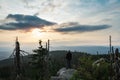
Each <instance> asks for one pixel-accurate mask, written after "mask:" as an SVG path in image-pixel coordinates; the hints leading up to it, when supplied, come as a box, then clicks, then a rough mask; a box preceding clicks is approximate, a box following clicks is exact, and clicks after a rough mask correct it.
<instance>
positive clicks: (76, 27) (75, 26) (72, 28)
mask: <svg viewBox="0 0 120 80" xmlns="http://www.w3.org/2000/svg"><path fill="white" fill-rule="evenodd" d="M110 27H111V26H110V25H80V24H79V23H76V22H72V23H71V22H70V23H64V24H61V25H60V27H59V28H57V29H54V30H55V31H57V32H62V33H68V32H81V33H83V32H93V31H98V30H104V29H107V28H110Z"/></svg>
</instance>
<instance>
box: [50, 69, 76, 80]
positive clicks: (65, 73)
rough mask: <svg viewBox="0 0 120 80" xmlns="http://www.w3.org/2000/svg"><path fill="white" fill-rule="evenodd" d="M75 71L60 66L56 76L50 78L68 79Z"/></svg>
mask: <svg viewBox="0 0 120 80" xmlns="http://www.w3.org/2000/svg"><path fill="white" fill-rule="evenodd" d="M75 71H76V70H75V69H66V68H61V69H60V70H59V71H58V72H57V76H52V77H51V80H70V78H71V77H72V76H73V74H74V73H75Z"/></svg>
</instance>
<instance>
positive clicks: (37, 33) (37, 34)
mask: <svg viewBox="0 0 120 80" xmlns="http://www.w3.org/2000/svg"><path fill="white" fill-rule="evenodd" d="M32 34H33V36H36V37H38V36H40V35H41V31H40V29H38V28H35V29H33V30H32Z"/></svg>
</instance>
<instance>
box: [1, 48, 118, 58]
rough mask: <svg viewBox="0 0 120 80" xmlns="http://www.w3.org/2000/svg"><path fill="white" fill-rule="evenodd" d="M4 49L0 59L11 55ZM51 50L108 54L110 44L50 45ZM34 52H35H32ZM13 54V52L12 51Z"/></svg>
mask: <svg viewBox="0 0 120 80" xmlns="http://www.w3.org/2000/svg"><path fill="white" fill-rule="evenodd" d="M115 48H119V50H120V46H115V47H114V49H115ZM1 50H3V49H1V48H0V60H3V59H6V58H8V56H10V52H9V51H1ZM50 50H51V51H56V50H66V51H68V50H71V51H77V52H86V53H90V54H97V52H98V53H99V54H107V53H108V51H109V47H108V46H60V47H50ZM31 53H33V52H31ZM11 54H12V52H11Z"/></svg>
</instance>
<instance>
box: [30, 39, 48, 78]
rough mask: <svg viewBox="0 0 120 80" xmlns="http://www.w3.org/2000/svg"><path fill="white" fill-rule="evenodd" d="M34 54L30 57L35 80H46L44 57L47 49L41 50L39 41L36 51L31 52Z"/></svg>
mask: <svg viewBox="0 0 120 80" xmlns="http://www.w3.org/2000/svg"><path fill="white" fill-rule="evenodd" d="M33 52H34V53H35V54H33V56H32V62H31V63H32V66H33V68H34V69H35V70H36V71H35V74H36V75H35V76H36V77H35V78H36V80H47V77H46V76H47V75H48V74H47V73H46V72H47V71H46V68H47V61H46V56H47V49H46V48H43V46H42V41H41V40H40V41H39V47H38V49H35V50H33Z"/></svg>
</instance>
